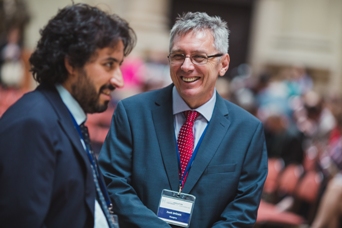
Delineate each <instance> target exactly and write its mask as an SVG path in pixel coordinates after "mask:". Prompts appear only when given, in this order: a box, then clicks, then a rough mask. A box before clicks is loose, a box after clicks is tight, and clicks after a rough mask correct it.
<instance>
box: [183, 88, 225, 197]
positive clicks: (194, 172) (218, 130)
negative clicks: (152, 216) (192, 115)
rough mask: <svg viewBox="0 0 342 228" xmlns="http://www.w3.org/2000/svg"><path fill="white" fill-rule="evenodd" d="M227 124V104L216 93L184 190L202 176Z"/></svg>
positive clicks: (189, 189)
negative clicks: (212, 108) (210, 115)
mask: <svg viewBox="0 0 342 228" xmlns="http://www.w3.org/2000/svg"><path fill="white" fill-rule="evenodd" d="M229 125H230V121H229V119H228V109H227V106H226V105H225V102H224V100H223V98H221V97H220V96H219V95H218V94H217V96H216V107H215V109H214V112H213V115H212V118H211V120H210V123H209V125H208V128H207V132H206V134H205V135H204V138H203V141H202V143H201V145H200V147H199V149H198V152H197V155H196V158H195V160H194V162H193V164H192V166H191V169H190V172H189V174H188V177H187V180H186V182H185V184H184V188H183V191H184V192H190V191H191V189H192V188H193V187H194V186H195V184H196V182H197V181H198V180H199V178H200V177H201V176H202V174H203V172H204V170H205V169H206V167H207V166H208V164H209V163H210V161H211V159H212V157H213V156H214V155H215V153H216V152H217V149H218V146H219V145H220V144H221V141H222V140H223V138H224V136H225V134H226V132H227V130H228V128H229Z"/></svg>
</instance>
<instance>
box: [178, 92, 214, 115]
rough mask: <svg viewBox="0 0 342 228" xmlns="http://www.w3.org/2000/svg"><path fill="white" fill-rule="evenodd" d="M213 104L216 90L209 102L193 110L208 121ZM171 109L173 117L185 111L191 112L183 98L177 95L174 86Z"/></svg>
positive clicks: (211, 113)
mask: <svg viewBox="0 0 342 228" xmlns="http://www.w3.org/2000/svg"><path fill="white" fill-rule="evenodd" d="M215 103H216V88H215V90H214V93H213V96H212V97H211V98H210V100H209V101H207V102H206V103H205V104H203V105H202V106H200V107H198V108H196V109H195V110H196V111H197V112H199V113H200V114H201V115H202V116H203V117H204V118H205V119H206V120H207V121H210V119H211V117H212V115H213V111H214V107H215ZM172 107H173V115H176V114H178V113H182V112H184V111H187V110H191V108H190V107H189V106H188V105H187V104H186V103H185V101H184V100H183V98H182V97H181V96H180V95H179V93H178V91H177V89H176V87H175V86H174V87H173V89H172Z"/></svg>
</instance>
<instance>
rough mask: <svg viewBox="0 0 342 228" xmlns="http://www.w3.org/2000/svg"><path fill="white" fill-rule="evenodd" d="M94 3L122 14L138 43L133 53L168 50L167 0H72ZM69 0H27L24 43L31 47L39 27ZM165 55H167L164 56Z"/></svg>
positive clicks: (142, 53) (140, 54)
mask: <svg viewBox="0 0 342 228" xmlns="http://www.w3.org/2000/svg"><path fill="white" fill-rule="evenodd" d="M74 2H75V3H78V2H84V3H88V4H91V5H96V6H98V7H100V8H101V9H103V10H106V11H108V12H112V13H116V14H118V15H119V16H121V17H123V18H125V19H126V20H127V21H128V22H129V23H130V24H131V26H132V27H133V29H134V30H135V32H136V33H137V37H138V43H137V46H136V48H135V49H134V51H133V53H132V54H133V55H138V56H143V55H144V54H145V53H146V52H147V51H158V52H167V50H168V36H169V29H168V27H167V25H168V0H74ZM69 4H71V0H58V1H55V0H30V1H29V3H28V6H29V11H30V13H31V15H32V20H31V22H30V24H29V25H28V26H27V28H26V41H25V45H26V47H28V48H30V49H33V48H34V47H35V46H36V43H37V41H38V39H39V29H40V28H42V27H43V26H44V25H45V24H46V23H47V22H48V20H49V19H50V18H51V17H52V16H54V15H55V14H56V13H57V9H59V8H62V7H64V6H66V5H69ZM165 57H166V56H165Z"/></svg>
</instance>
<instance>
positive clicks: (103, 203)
mask: <svg viewBox="0 0 342 228" xmlns="http://www.w3.org/2000/svg"><path fill="white" fill-rule="evenodd" d="M80 129H81V133H82V135H83V140H84V143H85V145H86V147H88V149H89V152H90V155H91V157H92V159H93V161H94V166H95V167H94V166H93V165H90V166H91V169H92V172H93V179H94V183H95V187H96V193H97V194H96V195H97V198H98V200H99V201H100V205H101V208H102V210H103V212H104V214H105V216H106V219H107V221H108V226H109V227H110V228H116V227H117V226H116V225H114V223H113V221H112V216H111V215H110V213H109V210H108V207H107V204H106V201H105V198H104V196H103V194H102V191H101V188H100V185H99V180H98V177H100V174H99V172H98V167H97V160H96V158H95V156H94V153H93V150H92V147H91V144H90V138H89V131H88V127H87V126H85V125H84V123H82V124H81V125H80Z"/></svg>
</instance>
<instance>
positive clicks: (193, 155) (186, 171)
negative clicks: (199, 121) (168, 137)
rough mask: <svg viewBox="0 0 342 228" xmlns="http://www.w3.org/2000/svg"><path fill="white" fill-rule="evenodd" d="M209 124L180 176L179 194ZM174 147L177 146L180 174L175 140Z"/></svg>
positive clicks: (179, 165)
mask: <svg viewBox="0 0 342 228" xmlns="http://www.w3.org/2000/svg"><path fill="white" fill-rule="evenodd" d="M209 123H210V122H208V124H207V126H206V128H205V129H204V131H203V133H202V135H201V138H200V139H199V141H198V143H197V145H196V147H195V150H194V151H193V153H192V155H191V158H190V160H189V163H188V165H187V166H186V168H185V170H184V173H183V175H182V176H181V178H180V180H179V187H180V188H179V192H180V191H181V189H182V188H183V184H182V183H183V180H184V178H185V177H186V176H187V175H188V173H189V171H190V169H191V165H192V162H193V161H194V159H195V157H196V154H197V152H198V149H199V147H200V145H201V143H202V140H203V137H204V135H205V133H206V132H207V129H208V125H209ZM176 145H177V158H178V169H179V173H180V172H181V168H180V167H181V164H180V153H179V149H178V144H177V140H176Z"/></svg>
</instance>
